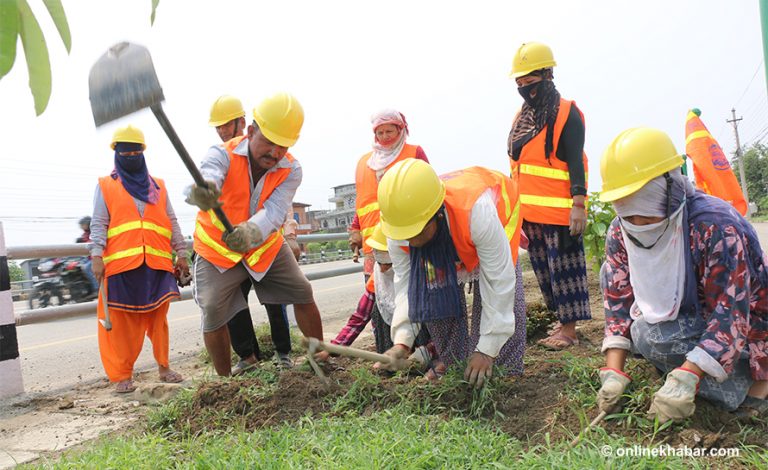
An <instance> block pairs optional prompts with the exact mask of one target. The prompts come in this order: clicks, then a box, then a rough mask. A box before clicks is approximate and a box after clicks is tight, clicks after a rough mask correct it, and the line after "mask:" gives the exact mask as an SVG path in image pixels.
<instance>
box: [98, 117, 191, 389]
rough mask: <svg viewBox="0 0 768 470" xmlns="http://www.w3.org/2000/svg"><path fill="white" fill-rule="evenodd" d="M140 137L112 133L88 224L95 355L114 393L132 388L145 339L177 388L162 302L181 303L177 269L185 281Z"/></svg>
mask: <svg viewBox="0 0 768 470" xmlns="http://www.w3.org/2000/svg"><path fill="white" fill-rule="evenodd" d="M146 147H147V146H146V145H145V143H144V134H143V133H142V132H141V130H139V129H137V128H135V127H133V126H127V127H123V128H120V129H117V130H116V131H115V134H114V137H113V139H112V149H113V150H114V151H115V168H114V170H112V173H111V174H110V175H108V176H104V177H101V178H99V184H98V185H97V186H96V194H95V195H94V204H93V205H94V207H93V218H92V220H91V245H90V246H89V249H90V251H91V256H92V258H93V274H94V275H95V276H96V278H97V279H98V280H99V282H100V283H101V292H100V295H99V305H98V318H99V329H98V330H99V331H98V337H99V352H100V353H101V362H102V364H103V365H104V370H105V371H106V373H107V376H108V377H109V380H110V381H111V382H114V383H116V384H117V385H116V391H117V392H118V393H128V392H132V391H134V390H135V389H136V387H135V386H134V384H133V380H132V377H133V364H134V362H136V358H137V357H138V356H139V353H140V352H141V348H142V345H143V343H144V335H147V336H148V337H149V339H150V341H152V349H153V353H154V355H155V360H156V361H157V364H158V371H159V373H160V380H161V381H163V382H171V383H177V382H181V381H182V377H181V375H180V374H179V373H177V372H175V371H173V370H171V369H170V368H169V363H168V320H167V318H166V315H167V313H168V302H169V301H170V300H171V299H172V298H175V297H178V296H179V290H178V288H177V286H176V280H175V279H174V277H173V272H174V263H173V262H172V261H171V260H172V255H171V250H174V251H176V262H175V268H176V269H177V270H178V272H179V273H180V274H181V276H188V275H189V265H188V263H187V250H186V244H185V242H184V236H183V235H182V233H181V229H180V228H179V224H178V223H177V222H176V215H175V214H174V212H173V208H172V207H171V201H170V200H169V199H168V193H167V191H166V189H165V184H164V183H163V180H161V179H159V178H155V177H152V176H150V175H149V173H148V171H147V164H146V162H145V161H144V150H145V149H146Z"/></svg>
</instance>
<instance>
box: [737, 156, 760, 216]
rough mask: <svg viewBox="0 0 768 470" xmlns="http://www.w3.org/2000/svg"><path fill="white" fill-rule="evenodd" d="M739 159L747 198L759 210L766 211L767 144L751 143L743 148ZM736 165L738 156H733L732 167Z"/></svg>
mask: <svg viewBox="0 0 768 470" xmlns="http://www.w3.org/2000/svg"><path fill="white" fill-rule="evenodd" d="M741 159H742V161H743V162H744V176H745V178H746V180H747V191H748V193H749V199H750V200H751V201H752V202H754V203H755V204H757V207H758V210H759V211H760V212H765V211H768V146H766V145H763V144H761V143H759V142H758V143H755V144H752V145H751V146H750V147H748V148H746V149H744V152H743V154H742V157H741ZM736 165H738V158H734V167H736Z"/></svg>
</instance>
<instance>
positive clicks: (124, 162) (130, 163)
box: [119, 155, 144, 173]
mask: <svg viewBox="0 0 768 470" xmlns="http://www.w3.org/2000/svg"><path fill="white" fill-rule="evenodd" d="M143 157H144V155H121V156H120V157H119V158H120V159H121V161H120V166H122V167H123V168H124V169H125V171H128V172H130V173H134V172H136V171H139V170H141V167H142V164H143V163H144V158H143Z"/></svg>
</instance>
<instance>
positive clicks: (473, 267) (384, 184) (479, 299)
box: [378, 159, 525, 387]
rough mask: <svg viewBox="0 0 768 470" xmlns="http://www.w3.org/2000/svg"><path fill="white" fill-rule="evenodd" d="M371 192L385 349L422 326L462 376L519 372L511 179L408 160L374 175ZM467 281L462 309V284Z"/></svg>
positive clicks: (402, 344) (398, 346)
mask: <svg viewBox="0 0 768 470" xmlns="http://www.w3.org/2000/svg"><path fill="white" fill-rule="evenodd" d="M378 197H379V204H380V205H381V228H382V231H383V232H384V235H386V236H387V238H388V248H389V255H390V257H391V259H392V269H394V271H395V275H394V287H395V310H394V312H393V316H392V341H393V342H394V343H395V345H394V346H393V347H392V348H391V349H389V350H388V351H387V352H386V353H385V354H387V355H389V356H390V357H392V358H393V359H395V360H397V359H405V358H406V357H407V356H408V354H410V352H411V348H412V347H413V345H414V340H415V339H416V336H417V335H418V333H419V332H420V330H421V328H422V326H423V325H426V326H427V328H428V329H429V333H430V336H431V337H432V341H433V342H434V344H435V349H436V350H437V354H438V355H439V356H440V359H441V360H442V361H443V362H444V363H445V365H446V366H451V364H454V363H457V362H461V361H467V367H466V369H465V371H464V377H465V379H466V380H467V381H468V382H469V383H470V384H472V385H476V386H477V387H482V385H483V384H484V383H485V381H486V380H487V379H488V378H489V377H490V376H491V373H492V370H493V365H494V364H496V365H497V366H501V367H502V368H503V369H504V373H505V374H508V375H519V374H522V372H523V352H524V350H525V300H524V299H523V286H522V283H521V282H517V281H518V279H520V277H521V274H520V267H519V264H517V252H518V245H519V243H520V222H521V219H520V217H519V212H520V204H519V200H518V191H517V187H516V185H515V182H514V181H513V180H512V179H510V178H508V177H507V176H505V175H503V174H501V173H499V172H496V171H492V170H488V169H486V168H481V167H471V168H466V169H464V170H459V171H455V172H452V173H448V174H445V175H442V176H439V177H438V175H437V173H435V170H434V169H432V167H431V166H429V165H428V164H426V163H424V162H422V161H419V160H416V159H410V160H405V161H402V162H399V163H397V164H395V165H394V166H393V167H392V168H391V169H390V170H389V171H388V172H387V174H386V175H384V178H382V180H381V184H380V185H379V192H378ZM475 281H477V286H478V287H477V289H475V290H474V296H473V305H472V313H471V316H470V315H468V314H467V308H466V299H465V296H464V292H463V289H462V286H463V285H464V284H465V283H467V282H475ZM395 362H397V361H395ZM432 373H433V374H435V375H439V373H440V371H439V370H437V367H435V370H434V371H432Z"/></svg>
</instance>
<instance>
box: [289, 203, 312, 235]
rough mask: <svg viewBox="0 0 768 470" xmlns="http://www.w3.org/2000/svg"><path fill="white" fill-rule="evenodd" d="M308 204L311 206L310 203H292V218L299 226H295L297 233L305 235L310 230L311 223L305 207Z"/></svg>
mask: <svg viewBox="0 0 768 470" xmlns="http://www.w3.org/2000/svg"><path fill="white" fill-rule="evenodd" d="M310 206H312V204H304V203H303V202H294V203H293V220H295V221H296V222H298V224H299V226H298V227H296V234H297V235H307V234H309V233H311V232H312V224H311V223H310V221H309V217H308V214H307V207H310ZM310 212H312V211H310Z"/></svg>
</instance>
